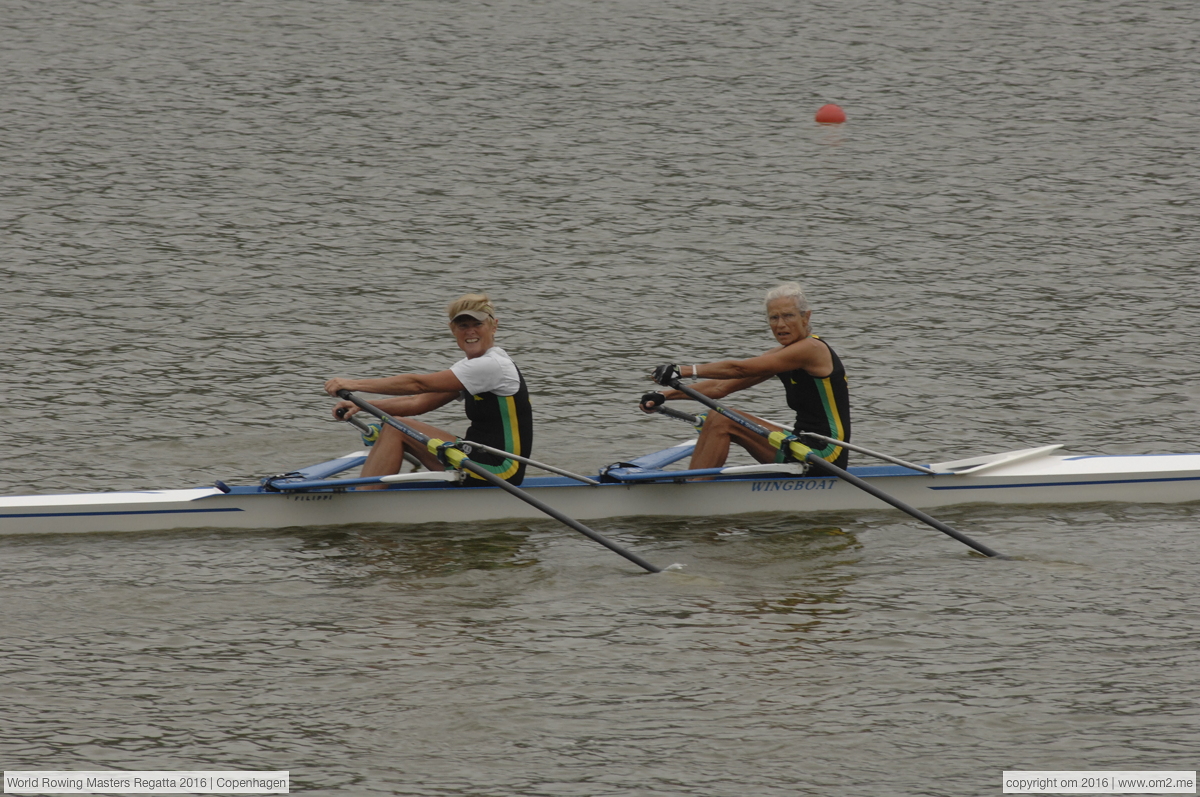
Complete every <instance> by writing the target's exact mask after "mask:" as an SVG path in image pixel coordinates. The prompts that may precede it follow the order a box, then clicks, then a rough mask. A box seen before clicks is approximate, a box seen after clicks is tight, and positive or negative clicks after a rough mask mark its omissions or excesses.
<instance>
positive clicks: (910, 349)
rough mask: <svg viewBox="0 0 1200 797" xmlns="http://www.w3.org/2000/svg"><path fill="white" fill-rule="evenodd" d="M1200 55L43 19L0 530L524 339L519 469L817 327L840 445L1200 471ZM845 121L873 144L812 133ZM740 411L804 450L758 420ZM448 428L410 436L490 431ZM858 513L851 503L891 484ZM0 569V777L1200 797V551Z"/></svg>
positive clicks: (18, 190) (760, 24)
mask: <svg viewBox="0 0 1200 797" xmlns="http://www.w3.org/2000/svg"><path fill="white" fill-rule="evenodd" d="M1198 26H1200V7H1196V6H1192V5H1188V4H1179V3H1172V2H1167V0H1133V1H1131V2H1120V3H1118V2H1110V1H1108V0H1090V1H1089V2H1083V0H1063V2H1055V3H1048V2H1030V3H1022V4H1007V5H1006V4H980V3H973V2H966V0H950V1H949V2H946V3H941V4H937V5H929V4H918V3H899V2H884V1H883V0H872V1H867V0H850V2H841V3H789V2H784V0H750V1H749V2H740V3H731V2H705V3H679V2H666V3H658V4H651V3H633V2H621V1H620V0H614V1H613V2H601V3H595V2H586V3H585V2H580V1H579V0H545V2H529V1H528V0H525V1H524V2H518V1H516V0H512V1H509V0H501V1H500V2H496V3H489V4H468V3H457V2H450V1H449V0H429V1H426V2H421V1H414V2H404V3H375V2H361V1H351V0H341V1H335V2H332V3H315V2H304V1H302V0H293V1H292V2H268V1H267V0H248V1H247V2H231V1H230V0H214V1H212V2H205V3H200V2H194V1H189V0H144V1H143V2H136V3H135V2H127V1H125V0H105V1H104V2H84V1H83V0H60V1H59V2H55V3H53V4H45V3H43V4H38V3H27V2H12V3H8V4H6V6H5V10H4V13H3V15H2V16H0V79H2V80H3V85H4V89H3V91H0V168H2V172H0V173H2V174H3V178H4V179H3V183H2V184H0V279H2V280H3V282H2V285H3V291H2V292H0V340H2V341H3V351H4V367H3V368H2V369H0V396H2V399H3V400H2V402H0V418H2V419H3V423H2V424H0V493H3V494H24V493H34V492H38V493H43V492H44V493H49V492H73V491H94V490H110V489H142V488H162V487H185V486H193V485H201V484H211V483H212V481H213V480H214V479H224V480H226V481H229V482H234V483H252V482H253V481H254V480H255V479H257V478H258V477H261V476H263V475H267V474H272V473H277V472H280V471H283V470H290V469H292V468H295V467H298V466H301V465H306V464H311V463H312V462H316V461H319V460H322V459H326V458H328V457H329V456H332V455H337V454H342V453H345V452H347V451H349V450H352V449H353V448H355V446H356V445H357V437H356V435H353V434H351V433H350V432H349V431H348V430H347V428H346V427H345V425H342V424H338V423H336V422H335V421H333V420H332V419H331V418H330V417H329V407H330V406H331V403H332V402H331V400H330V399H328V397H326V396H324V394H323V393H322V390H321V384H322V383H323V382H324V380H325V379H327V378H329V377H331V376H334V375H346V376H363V377H365V376H380V375H389V374H392V373H398V372H404V371H433V370H440V369H442V368H445V367H446V366H447V365H448V364H449V363H450V362H452V361H453V360H454V359H456V358H457V349H455V348H454V345H453V340H452V339H451V337H450V336H449V334H448V332H447V330H446V328H445V322H444V315H443V309H442V308H443V307H444V304H445V302H446V301H448V300H449V299H451V298H453V297H454V296H456V295H458V294H459V293H462V292H465V291H468V290H486V291H488V292H489V293H491V295H492V296H493V297H494V298H495V299H496V301H497V303H498V305H499V310H500V315H501V329H500V339H499V342H500V343H501V345H503V346H505V348H507V349H508V350H509V351H510V352H511V353H512V354H513V355H514V357H515V358H516V359H517V361H518V362H519V363H520V365H521V366H522V369H523V371H524V372H525V375H526V377H527V379H528V381H529V383H530V386H531V390H532V392H533V397H534V402H535V414H536V421H537V444H536V451H535V456H538V457H539V458H542V459H545V460H547V461H550V462H554V463H556V464H559V465H561V466H564V467H569V468H573V469H577V470H588V471H594V470H595V468H597V467H598V466H600V465H603V464H606V463H609V462H613V461H615V460H618V459H625V458H628V457H630V456H633V455H636V454H640V453H645V452H647V451H651V450H654V449H656V448H660V447H662V446H664V445H668V444H672V443H674V442H676V441H678V440H679V439H681V438H682V437H683V436H685V435H686V431H687V430H686V427H683V426H682V425H679V424H677V423H672V422H670V421H667V420H664V419H660V418H653V417H644V416H642V415H641V414H640V413H639V412H638V411H637V410H636V406H635V405H636V401H637V397H638V396H639V395H640V394H641V393H642V392H643V391H644V390H645V389H646V388H647V387H648V385H649V383H648V382H646V381H645V374H646V372H647V371H648V370H649V369H650V368H651V367H652V366H654V365H655V364H657V363H660V362H663V361H668V360H676V361H679V362H684V363H691V362H697V361H700V362H703V361H711V360H716V359H722V358H727V357H745V356H750V355H752V354H757V353H760V352H762V351H764V350H765V349H766V348H768V347H769V346H770V345H771V339H770V336H769V333H768V331H767V329H766V326H765V324H764V322H763V319H762V316H761V309H760V308H761V304H760V302H761V296H762V293H763V292H764V291H765V290H766V289H767V288H769V287H771V286H772V285H774V284H775V283H777V282H778V281H781V280H791V279H795V280H799V281H800V282H802V283H803V284H804V286H805V288H806V290H807V291H808V293H809V295H810V298H811V300H812V302H813V305H814V307H815V312H814V319H813V321H814V326H815V328H816V330H817V331H818V332H819V333H820V334H822V336H823V337H825V338H826V339H827V340H829V341H830V342H831V343H832V345H833V346H834V347H835V348H836V349H837V351H838V352H839V354H840V355H841V357H842V358H843V360H844V361H845V363H846V366H847V369H848V371H849V374H850V380H851V390H852V401H853V406H854V431H855V439H856V441H858V442H860V443H862V444H866V445H871V446H874V447H876V448H879V449H881V450H885V451H889V452H892V453H894V454H896V455H899V456H905V457H913V458H917V459H920V460H922V461H937V460H944V459H951V458H956V457H960V456H969V455H975V454H981V453H988V452H992V451H1002V450H1006V449H1012V448H1021V447H1026V446H1030V445H1036V444H1046V443H1054V442H1060V443H1064V444H1066V446H1067V450H1068V451H1070V452H1073V453H1081V454H1082V453H1156V452H1158V453H1161V452H1176V451H1182V452H1190V451H1197V450H1200V390H1198V389H1197V388H1196V386H1195V382H1196V379H1197V372H1198V371H1200V367H1198V366H1200V345H1198V344H1200V333H1198V332H1197V330H1198V329H1200V299H1197V296H1198V295H1200V234H1198V233H1197V231H1196V226H1197V225H1196V218H1197V211H1196V203H1197V199H1198V189H1197V185H1198V184H1200V183H1198V179H1197V178H1198V177H1200V169H1198V165H1200V164H1198V161H1200V157H1198V155H1197V148H1196V144H1197V141H1200V119H1198V117H1197V115H1196V108H1197V107H1198V104H1200V86H1198V84H1197V81H1196V79H1195V75H1196V66H1197V64H1196V60H1197V56H1196V53H1197V41H1196V31H1197V30H1200V27H1198ZM827 102H836V103H838V104H840V105H841V106H842V107H843V108H845V110H846V112H847V114H848V117H849V119H848V121H847V123H846V124H844V125H839V126H824V125H817V124H815V123H814V122H813V114H814V113H815V111H816V109H817V108H818V107H819V106H820V105H822V104H824V103H827ZM736 403H737V405H738V406H742V407H745V408H747V409H749V410H751V411H754V412H758V413H760V414H763V415H766V416H767V417H772V416H774V417H779V416H780V415H781V411H780V407H781V403H782V402H781V398H780V395H779V391H778V388H777V387H772V386H770V385H763V386H761V387H759V388H756V389H755V390H754V391H751V392H748V393H746V394H745V395H744V396H739V400H738V401H737V402H736ZM457 412H459V411H458V410H456V409H454V408H452V407H451V408H446V409H443V410H439V411H438V412H437V413H435V414H434V416H433V417H431V419H430V420H432V421H433V422H435V423H437V424H439V425H442V426H446V427H448V428H451V429H458V430H461V428H462V427H463V425H464V424H463V423H462V421H461V418H459V417H458V416H457V415H456V413H457ZM856 461H858V462H862V461H863V460H862V459H861V458H859V459H857V460H856ZM938 516H939V517H941V518H943V519H944V520H946V521H947V522H949V523H951V524H953V525H956V526H957V527H959V528H961V529H963V530H964V531H965V532H966V533H968V534H970V535H971V536H973V537H975V538H977V539H980V540H982V541H984V542H986V543H988V544H989V545H992V546H993V547H995V548H997V549H999V550H1002V551H1004V552H1005V553H1008V554H1010V555H1012V556H1014V557H1015V558H1014V559H1013V560H1012V561H1004V562H1001V561H992V560H985V559H983V558H981V557H977V556H974V555H971V554H968V553H967V551H966V549H965V548H963V547H962V546H961V545H959V544H958V543H955V542H954V541H952V540H949V539H947V538H945V537H943V536H942V535H939V534H937V533H936V532H934V531H932V530H929V529H926V528H924V527H922V526H920V525H919V524H917V523H915V522H914V521H909V520H907V519H905V518H904V517H902V516H899V515H897V514H894V513H892V512H889V511H884V510H880V511H879V512H874V513H855V514H848V515H829V516H806V517H780V516H762V517H740V518H722V517H713V518H708V519H704V520H700V521H692V520H687V521H684V520H679V521H674V522H671V521H667V522H664V521H660V520H626V521H609V522H604V523H598V524H596V526H597V528H598V530H600V531H601V532H603V533H605V534H607V535H609V536H612V537H613V538H615V539H616V540H618V541H619V542H620V543H622V544H624V545H626V546H628V547H630V548H633V549H634V550H636V551H638V552H639V553H640V554H642V555H643V556H645V557H646V558H648V559H649V560H651V561H654V562H660V563H668V562H679V563H683V564H685V565H686V567H685V568H684V570H683V571H681V572H674V573H668V574H663V575H659V576H648V575H645V574H642V573H640V572H639V571H638V570H637V569H636V568H634V567H633V566H631V565H630V564H629V563H628V562H625V561H624V560H622V559H620V558H618V557H616V556H614V555H613V554H611V553H610V552H608V551H605V550H604V549H602V548H600V547H598V546H596V545H594V544H592V543H590V542H588V541H587V540H584V539H583V538H581V537H578V536H577V535H575V534H574V533H572V532H569V531H566V530H564V529H561V528H560V527H558V526H557V525H556V524H554V523H553V522H550V521H546V522H533V523H494V524H484V525H479V526H473V527H469V528H463V527H460V526H450V525H446V526H432V527H431V526H420V527H415V526H405V525H403V522H402V519H399V518H398V519H397V523H396V525H395V526H386V527H370V528H336V529H335V528H308V529H296V530H290V531H284V532H258V533H238V534H232V533H224V532H215V531H212V530H195V531H186V532H172V533H162V534H131V535H119V534H113V535H107V534H102V535H89V536H85V537H71V536H54V535H47V536H41V537H7V538H4V539H2V540H0V595H2V596H3V606H4V609H3V613H2V615H0V632H2V634H0V639H2V640H3V644H4V650H5V655H4V657H3V659H2V660H0V706H2V707H3V712H2V714H0V716H2V717H3V722H2V723H0V763H2V764H3V768H4V769H6V770H21V769H62V770H72V769H75V770H80V769H141V770H152V769H261V770H279V769H286V770H289V771H290V772H291V777H292V783H293V790H294V791H296V792H299V793H306V794H308V793H311V794H335V793H337V794H363V795H377V794H378V795H383V794H403V795H437V796H438V797H441V796H442V795H470V796H472V797H474V796H476V795H504V796H507V795H554V796H557V795H696V796H701V797H725V796H726V795H728V796H729V797H742V796H744V795H765V796H773V795H796V794H806V795H829V794H845V795H878V794H898V795H917V794H922V795H965V794H972V795H973V794H999V793H1000V792H1001V786H1000V776H1001V772H1002V771H1003V770H1005V769H1063V770H1068V769H1069V770H1083V769H1126V770H1128V769H1135V770H1136V769H1142V770H1167V769H1189V770H1190V769H1196V768H1197V750H1198V749H1200V730H1197V726H1196V717H1197V716H1198V715H1200V665H1198V664H1197V660H1200V641H1198V640H1197V635H1196V618H1197V617H1198V616H1200V594H1198V590H1197V587H1196V583H1197V578H1196V574H1197V571H1198V569H1200V548H1198V546H1197V545H1196V533H1197V529H1198V528H1200V505H1198V504H1195V503H1193V504H1188V505H1179V506H1130V505H1094V506H1075V507H1039V508H995V507H961V508H956V509H953V510H950V511H944V512H940V513H938Z"/></svg>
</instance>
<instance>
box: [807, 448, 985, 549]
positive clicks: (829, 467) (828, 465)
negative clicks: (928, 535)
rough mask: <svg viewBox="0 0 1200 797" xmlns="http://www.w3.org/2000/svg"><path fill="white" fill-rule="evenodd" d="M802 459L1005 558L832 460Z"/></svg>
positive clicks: (944, 530)
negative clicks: (840, 466)
mask: <svg viewBox="0 0 1200 797" xmlns="http://www.w3.org/2000/svg"><path fill="white" fill-rule="evenodd" d="M804 459H805V460H806V461H807V462H808V463H809V465H811V466H812V467H814V468H816V469H817V470H820V471H824V472H826V473H829V474H832V475H834V476H837V477H838V478H839V479H842V480H843V481H846V482H849V483H850V484H853V485H854V486H855V487H857V488H858V489H860V490H862V491H864V492H868V493H870V494H871V495H873V496H875V497H876V498H878V499H879V500H880V501H884V502H886V503H889V504H891V505H892V506H894V507H896V508H897V509H899V510H900V511H901V512H907V513H908V514H910V515H912V516H913V517H915V518H916V519H917V520H919V521H921V522H922V523H926V524H928V525H930V526H932V527H933V528H935V529H937V530H938V531H940V532H942V533H943V534H948V535H950V536H951V537H953V538H954V539H956V540H958V541H959V542H961V543H962V544H963V545H967V546H970V547H971V548H974V549H975V550H977V551H979V552H980V553H981V554H984V555H985V556H996V557H999V558H1001V559H1005V558H1007V557H1005V556H1004V555H1003V554H1000V553H997V552H996V551H993V550H992V549H991V548H989V547H987V546H986V545H984V544H983V543H981V542H976V541H975V540H973V539H971V538H970V537H968V536H967V535H966V534H963V533H962V532H961V531H958V530H957V529H954V528H953V527H951V526H948V525H946V524H945V523H943V522H942V521H940V520H938V519H937V518H934V517H930V516H929V515H927V514H925V513H924V512H922V511H921V510H919V509H917V508H916V507H914V506H909V505H908V504H906V503H904V502H903V501H901V500H900V499H899V498H894V497H892V496H890V495H888V494H887V493H885V492H884V491H883V490H880V489H879V488H878V487H876V486H875V485H873V484H871V483H870V482H868V481H865V480H864V479H860V478H858V477H857V476H855V475H854V474H853V473H850V472H848V471H846V470H845V469H843V468H839V467H838V466H837V465H834V464H833V463H832V462H826V461H825V460H823V459H821V458H820V457H818V456H817V455H816V454H811V453H810V454H809V455H808V456H806V457H805V458H804Z"/></svg>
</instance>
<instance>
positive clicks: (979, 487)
mask: <svg viewBox="0 0 1200 797" xmlns="http://www.w3.org/2000/svg"><path fill="white" fill-rule="evenodd" d="M1194 481H1200V476H1178V477H1174V478H1166V479H1100V480H1096V481H1088V482H1025V483H1024V484H977V485H971V484H954V485H950V484H945V485H942V486H941V487H934V486H932V485H931V486H930V487H929V489H930V490H1008V489H1012V488H1014V487H1087V486H1089V485H1096V484H1154V483H1156V482H1194Z"/></svg>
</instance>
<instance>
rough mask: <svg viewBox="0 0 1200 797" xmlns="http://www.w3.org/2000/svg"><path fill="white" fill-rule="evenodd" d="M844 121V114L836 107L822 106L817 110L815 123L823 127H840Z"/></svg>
mask: <svg viewBox="0 0 1200 797" xmlns="http://www.w3.org/2000/svg"><path fill="white" fill-rule="evenodd" d="M844 121H846V112H845V111H843V110H842V109H841V108H839V107H838V106H836V105H832V104H831V105H822V106H821V107H820V108H818V109H817V123H818V124H823V125H840V124H841V123H842V122H844Z"/></svg>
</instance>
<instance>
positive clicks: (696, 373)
mask: <svg viewBox="0 0 1200 797" xmlns="http://www.w3.org/2000/svg"><path fill="white" fill-rule="evenodd" d="M699 378H700V366H698V365H693V366H692V379H699Z"/></svg>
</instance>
